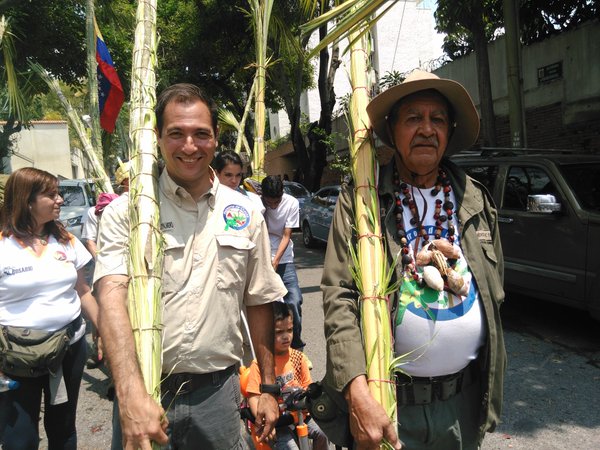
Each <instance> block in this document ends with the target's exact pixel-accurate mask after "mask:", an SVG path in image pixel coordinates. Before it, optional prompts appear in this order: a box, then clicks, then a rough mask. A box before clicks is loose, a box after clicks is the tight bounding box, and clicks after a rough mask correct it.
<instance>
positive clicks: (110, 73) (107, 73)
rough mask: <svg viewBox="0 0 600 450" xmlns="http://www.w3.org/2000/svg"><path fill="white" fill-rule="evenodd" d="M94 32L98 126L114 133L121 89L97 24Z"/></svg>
mask: <svg viewBox="0 0 600 450" xmlns="http://www.w3.org/2000/svg"><path fill="white" fill-rule="evenodd" d="M94 28H95V30H96V61H97V62H98V102H99V103H100V126H101V127H102V128H104V129H105V130H106V131H108V132H109V133H112V132H113V131H115V124H116V123H117V117H118V115H119V111H120V110H121V106H122V105H123V99H124V97H125V96H124V94H123V87H122V86H121V81H120V80H119V75H117V71H116V70H115V66H114V64H113V61H112V58H111V57H110V53H108V47H107V46H106V44H105V43H104V39H103V38H102V34H101V33H100V30H99V29H98V24H97V23H96V20H95V19H94Z"/></svg>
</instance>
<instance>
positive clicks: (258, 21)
mask: <svg viewBox="0 0 600 450" xmlns="http://www.w3.org/2000/svg"><path fill="white" fill-rule="evenodd" d="M249 3H250V11H251V13H252V19H253V22H252V23H253V26H254V39H255V46H256V75H255V83H256V92H255V101H254V105H255V106H254V146H253V150H252V171H253V176H254V177H255V178H257V179H262V178H263V177H264V176H265V124H266V114H265V88H266V84H267V83H266V77H267V64H268V63H269V60H268V58H267V48H268V46H267V39H268V31H269V21H270V20H271V10H272V9H273V3H274V0H249Z"/></svg>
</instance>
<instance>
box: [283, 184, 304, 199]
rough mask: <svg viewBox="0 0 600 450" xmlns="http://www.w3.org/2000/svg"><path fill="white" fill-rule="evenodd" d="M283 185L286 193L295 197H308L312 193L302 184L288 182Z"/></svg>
mask: <svg viewBox="0 0 600 450" xmlns="http://www.w3.org/2000/svg"><path fill="white" fill-rule="evenodd" d="M283 187H284V190H285V192H286V194H288V195H291V196H293V197H308V196H309V195H310V193H309V192H308V190H307V189H306V188H305V187H304V186H302V185H301V184H288V183H286V184H284V186H283Z"/></svg>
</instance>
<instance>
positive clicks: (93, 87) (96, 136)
mask: <svg viewBox="0 0 600 450" xmlns="http://www.w3.org/2000/svg"><path fill="white" fill-rule="evenodd" d="M86 40H87V73H88V96H89V101H90V117H91V121H90V129H91V131H92V146H93V147H94V150H95V152H96V155H97V156H98V159H99V160H100V163H103V152H102V132H101V131H100V106H99V101H98V74H97V69H98V62H97V61H96V17H95V13H94V0H87V4H86Z"/></svg>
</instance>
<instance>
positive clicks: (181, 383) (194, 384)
mask: <svg viewBox="0 0 600 450" xmlns="http://www.w3.org/2000/svg"><path fill="white" fill-rule="evenodd" d="M233 373H235V365H233V366H229V367H227V368H226V369H223V370H217V371H216V372H208V373H188V372H182V373H172V374H171V375H165V374H163V375H162V377H161V378H162V381H161V383H160V385H161V388H162V391H163V392H170V393H172V394H174V395H179V394H188V393H190V392H193V391H195V390H196V389H199V388H201V387H204V386H214V385H218V384H219V383H220V382H221V381H223V380H225V379H227V378H228V377H229V376H231V375H232V374H233Z"/></svg>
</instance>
